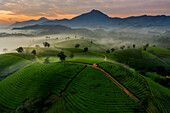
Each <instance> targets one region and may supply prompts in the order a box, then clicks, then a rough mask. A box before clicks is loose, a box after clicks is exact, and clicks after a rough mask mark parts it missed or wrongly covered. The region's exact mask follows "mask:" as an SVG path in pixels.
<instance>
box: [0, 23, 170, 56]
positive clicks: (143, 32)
mask: <svg viewBox="0 0 170 113" xmlns="http://www.w3.org/2000/svg"><path fill="white" fill-rule="evenodd" d="M42 27H43V26H42ZM55 27H56V26H55ZM60 27H61V29H60ZM75 36H76V37H77V38H80V39H92V40H95V41H96V42H98V43H101V44H105V45H108V46H109V47H114V48H116V49H120V46H122V45H125V46H126V47H127V46H131V47H132V45H133V44H136V47H142V46H143V45H145V44H146V43H149V44H150V46H152V45H156V46H158V47H164V48H170V29H169V28H164V29H159V28H126V29H124V28H114V29H111V28H110V29H103V28H98V29H91V28H67V30H64V29H63V26H57V30H55V28H54V29H51V28H47V29H41V30H40V29H34V28H30V29H19V30H11V29H8V27H7V26H6V27H2V26H1V28H0V53H3V50H4V49H5V48H6V49H7V50H8V52H11V51H13V52H14V51H15V50H14V49H16V48H17V47H20V46H22V47H28V46H29V47H30V46H35V45H36V44H38V45H40V46H43V45H42V43H43V42H44V41H48V42H49V43H56V42H59V41H63V40H66V39H65V38H66V37H70V39H75ZM47 37H50V38H47Z"/></svg>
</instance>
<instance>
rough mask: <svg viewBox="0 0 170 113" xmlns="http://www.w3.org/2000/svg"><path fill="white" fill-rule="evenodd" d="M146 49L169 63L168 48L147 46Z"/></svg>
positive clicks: (169, 54) (169, 53)
mask: <svg viewBox="0 0 170 113" xmlns="http://www.w3.org/2000/svg"><path fill="white" fill-rule="evenodd" d="M147 51H148V52H150V53H152V54H154V55H156V56H158V57H159V58H160V59H162V60H164V61H165V62H167V63H168V64H169V65H170V50H168V49H164V48H158V47H148V48H147Z"/></svg>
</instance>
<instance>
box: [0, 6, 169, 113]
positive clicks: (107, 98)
mask: <svg viewBox="0 0 170 113" xmlns="http://www.w3.org/2000/svg"><path fill="white" fill-rule="evenodd" d="M136 112H137V113H169V112H170V16H166V15H157V16H149V15H142V16H131V17H127V18H118V17H115V18H112V17H109V16H108V15H106V14H104V13H103V12H101V11H99V10H95V9H93V10H91V11H90V12H87V13H83V14H81V15H79V16H76V17H74V18H72V19H47V18H45V17H42V18H40V19H38V20H28V21H22V22H16V23H14V24H10V25H3V24H0V113H136Z"/></svg>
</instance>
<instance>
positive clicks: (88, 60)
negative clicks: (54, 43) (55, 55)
mask: <svg viewBox="0 0 170 113" xmlns="http://www.w3.org/2000/svg"><path fill="white" fill-rule="evenodd" d="M66 61H68V62H69V61H71V62H81V63H87V64H94V63H96V64H98V63H101V62H103V60H99V59H92V58H73V59H67V60H66Z"/></svg>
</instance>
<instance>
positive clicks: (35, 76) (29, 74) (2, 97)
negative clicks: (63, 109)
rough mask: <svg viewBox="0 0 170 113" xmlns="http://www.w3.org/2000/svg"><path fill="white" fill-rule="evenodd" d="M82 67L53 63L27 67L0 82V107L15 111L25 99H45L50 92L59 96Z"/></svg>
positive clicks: (35, 64)
mask: <svg viewBox="0 0 170 113" xmlns="http://www.w3.org/2000/svg"><path fill="white" fill-rule="evenodd" d="M83 67H84V66H83V65H74V64H55V63H54V64H37V63H34V64H32V65H29V66H27V67H25V68H24V69H21V70H19V71H18V72H16V73H14V74H13V75H11V76H9V77H7V78H6V79H4V80H3V81H2V82H0V105H2V106H5V107H7V108H13V109H15V108H16V107H17V106H19V105H21V104H22V102H23V101H24V100H25V99H27V98H37V97H46V96H47V95H49V94H50V93H52V92H53V93H56V94H57V95H58V96H59V95H60V92H61V90H63V89H64V88H65V86H66V84H67V83H68V82H69V81H70V80H71V78H73V76H75V75H76V73H77V72H78V71H80V70H81V69H82V68H83ZM30 70H31V71H30Z"/></svg>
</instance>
